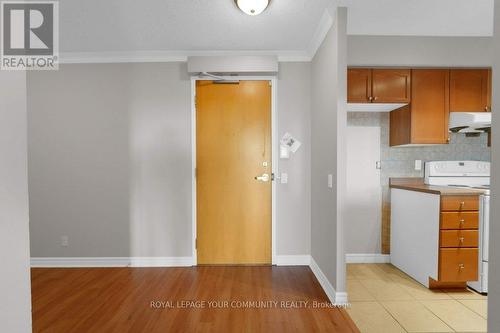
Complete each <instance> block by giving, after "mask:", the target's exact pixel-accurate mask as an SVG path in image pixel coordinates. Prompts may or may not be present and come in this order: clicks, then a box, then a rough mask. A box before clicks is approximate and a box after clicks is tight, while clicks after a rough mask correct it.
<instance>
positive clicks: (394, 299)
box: [347, 264, 488, 333]
mask: <svg viewBox="0 0 500 333" xmlns="http://www.w3.org/2000/svg"><path fill="white" fill-rule="evenodd" d="M347 293H348V295H349V302H350V303H351V307H350V308H349V309H348V310H347V311H348V312H349V314H350V316H351V318H352V319H353V320H354V322H355V323H356V325H357V326H358V327H359V329H360V331H361V332H362V333H392V332H438V333H444V332H486V320H487V310H486V308H487V302H488V301H487V297H486V296H483V295H480V294H478V293H476V292H473V291H472V290H463V291H454V290H429V289H427V288H425V287H424V286H422V285H421V284H419V283H418V282H416V281H415V280H413V279H412V278H410V277H409V276H408V275H406V274H405V273H403V272H401V271H400V270H398V269H397V268H396V267H394V266H392V265H390V264H349V265H347Z"/></svg>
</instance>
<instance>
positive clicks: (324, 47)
mask: <svg viewBox="0 0 500 333" xmlns="http://www.w3.org/2000/svg"><path fill="white" fill-rule="evenodd" d="M342 14H343V15H345V14H346V13H345V11H341V15H342ZM341 15H337V14H334V15H333V17H334V24H333V26H332V28H331V29H330V31H329V32H328V34H327V36H326V38H325V39H324V41H323V43H322V44H321V46H320V48H319V49H318V51H317V53H316V55H315V56H314V58H313V60H312V70H311V90H312V95H311V96H312V100H311V101H312V104H311V105H312V109H311V147H312V149H311V174H312V176H311V202H312V206H311V255H312V257H313V259H314V260H315V261H316V263H317V264H318V266H319V267H320V268H321V270H322V271H323V273H324V274H325V276H326V277H327V279H328V280H329V281H330V283H331V284H332V286H333V287H334V288H335V289H336V291H343V290H345V286H344V284H345V283H344V280H345V277H344V267H343V266H344V259H343V258H344V255H343V250H342V238H343V235H342V233H341V232H342V231H341V228H339V226H338V224H339V223H340V218H339V217H340V212H341V211H339V195H340V193H339V191H341V189H342V186H343V185H342V182H343V179H342V178H345V177H342V170H340V169H339V168H338V162H339V159H338V156H339V155H341V152H340V151H339V149H338V145H339V141H338V138H339V137H340V136H341V133H340V134H339V132H338V130H339V128H341V127H342V122H343V119H342V116H341V115H340V111H341V107H342V105H343V104H345V100H344V101H343V99H342V97H339V96H342V90H343V89H345V87H344V86H345V84H346V83H345V78H344V76H345V72H346V71H345V63H344V62H343V60H344V59H345V57H342V55H341V53H342V52H344V51H345V46H344V45H343V39H345V20H342V19H341V20H338V18H339V17H340V16H341ZM342 25H343V26H342ZM339 26H340V27H339ZM342 66H343V68H342ZM344 109H345V108H344ZM344 111H345V110H344ZM340 158H341V159H342V157H340ZM328 174H332V175H333V180H334V183H333V188H329V187H328ZM339 231H340V232H339Z"/></svg>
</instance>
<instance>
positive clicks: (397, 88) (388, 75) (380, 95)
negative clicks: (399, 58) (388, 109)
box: [372, 69, 411, 103]
mask: <svg viewBox="0 0 500 333" xmlns="http://www.w3.org/2000/svg"><path fill="white" fill-rule="evenodd" d="M410 93H411V71H410V70H409V69H374V70H373V74H372V97H373V103H410Z"/></svg>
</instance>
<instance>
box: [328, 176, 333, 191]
mask: <svg viewBox="0 0 500 333" xmlns="http://www.w3.org/2000/svg"><path fill="white" fill-rule="evenodd" d="M328 188H333V175H332V174H329V175H328Z"/></svg>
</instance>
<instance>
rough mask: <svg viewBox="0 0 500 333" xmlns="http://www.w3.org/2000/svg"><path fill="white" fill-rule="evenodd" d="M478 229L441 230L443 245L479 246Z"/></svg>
mask: <svg viewBox="0 0 500 333" xmlns="http://www.w3.org/2000/svg"><path fill="white" fill-rule="evenodd" d="M478 245H479V233H478V231H477V230H444V231H441V240H440V246H441V247H478Z"/></svg>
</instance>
